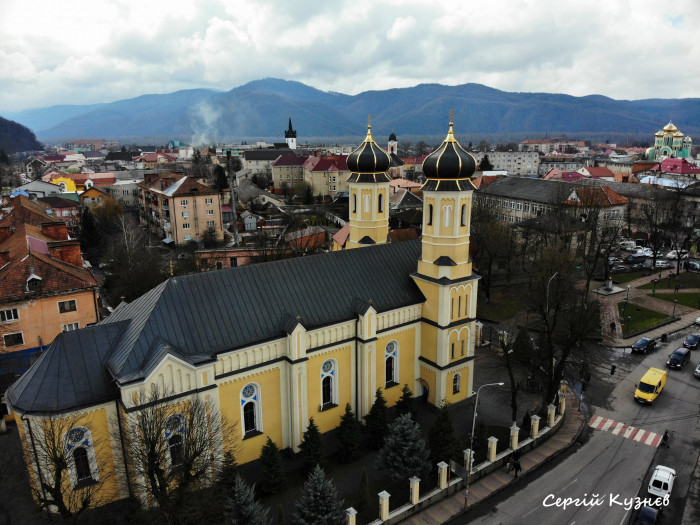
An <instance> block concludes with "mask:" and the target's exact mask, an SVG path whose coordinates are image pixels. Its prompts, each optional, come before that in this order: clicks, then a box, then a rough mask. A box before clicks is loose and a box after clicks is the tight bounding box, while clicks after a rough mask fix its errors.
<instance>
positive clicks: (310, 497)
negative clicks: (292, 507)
mask: <svg viewBox="0 0 700 525" xmlns="http://www.w3.org/2000/svg"><path fill="white" fill-rule="evenodd" d="M342 504H343V502H342V501H340V500H338V491H337V490H336V489H335V487H334V486H333V483H332V482H331V481H330V480H327V479H326V475H325V473H324V472H323V469H322V468H321V467H320V466H318V465H316V466H315V467H314V469H313V470H312V471H311V475H310V476H309V479H308V481H307V482H306V483H305V484H304V492H302V494H301V497H300V498H299V501H298V503H297V507H296V512H295V513H294V523H295V524H296V525H343V523H345V512H344V511H343V509H342Z"/></svg>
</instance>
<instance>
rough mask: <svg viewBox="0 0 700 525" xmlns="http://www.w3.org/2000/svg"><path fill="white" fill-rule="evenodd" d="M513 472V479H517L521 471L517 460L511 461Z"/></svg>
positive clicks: (521, 468)
mask: <svg viewBox="0 0 700 525" xmlns="http://www.w3.org/2000/svg"><path fill="white" fill-rule="evenodd" d="M513 470H514V471H515V478H516V479H517V478H518V473H519V472H520V471H521V470H523V467H521V466H520V461H519V460H517V459H516V460H514V461H513Z"/></svg>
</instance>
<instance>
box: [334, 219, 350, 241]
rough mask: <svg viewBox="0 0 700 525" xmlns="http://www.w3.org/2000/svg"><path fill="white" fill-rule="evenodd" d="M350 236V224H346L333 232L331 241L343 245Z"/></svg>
mask: <svg viewBox="0 0 700 525" xmlns="http://www.w3.org/2000/svg"><path fill="white" fill-rule="evenodd" d="M349 236H350V224H346V225H345V226H343V227H342V228H340V230H338V231H337V232H335V234H334V235H333V242H335V243H338V244H339V245H340V246H345V242H346V241H347V240H348V237H349Z"/></svg>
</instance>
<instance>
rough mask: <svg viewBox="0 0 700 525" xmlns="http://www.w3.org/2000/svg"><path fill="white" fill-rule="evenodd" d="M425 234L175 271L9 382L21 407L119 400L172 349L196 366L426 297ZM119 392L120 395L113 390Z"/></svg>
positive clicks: (59, 342) (64, 337) (63, 340)
mask: <svg viewBox="0 0 700 525" xmlns="http://www.w3.org/2000/svg"><path fill="white" fill-rule="evenodd" d="M420 251H421V242H420V240H414V241H406V242H400V243H394V244H383V245H378V246H370V247H366V248H362V249H356V250H344V251H340V252H332V253H326V254H321V255H312V256H306V257H299V258H295V259H286V260H282V261H275V262H270V263H262V264H254V265H249V266H242V267H239V268H230V269H226V270H219V271H213V272H203V273H198V274H192V275H187V276H184V277H172V278H170V279H168V280H167V281H165V282H163V283H162V284H160V285H158V286H157V287H155V288H154V289H153V290H151V291H149V292H148V293H146V294H145V295H143V296H142V297H140V298H139V299H137V300H135V301H133V302H132V303H130V304H126V303H122V304H120V305H119V307H118V308H117V309H116V310H115V311H114V312H113V313H112V315H110V316H109V317H108V318H107V319H105V320H104V321H102V322H100V323H99V324H97V325H95V326H91V327H87V328H84V329H82V330H78V331H75V332H67V333H64V334H60V335H59V336H58V337H57V338H56V339H55V340H54V342H53V343H52V344H51V346H50V347H49V348H48V350H47V351H46V352H45V354H44V355H43V356H42V357H41V358H40V359H39V360H38V361H37V362H36V363H35V364H34V365H33V366H32V367H31V368H30V369H29V371H28V372H27V373H26V374H25V375H24V376H23V377H22V379H21V380H20V381H19V382H18V383H16V384H15V385H14V386H13V387H11V388H10V390H9V391H8V392H11V403H12V405H13V406H15V407H16V408H17V409H18V410H20V411H33V412H37V411H52V410H53V411H58V410H67V409H69V408H72V407H78V406H86V405H91V404H96V403H98V402H103V401H104V400H106V399H114V397H115V396H116V392H115V391H114V390H113V387H112V386H111V384H112V383H111V380H112V378H113V377H114V378H117V379H118V381H119V382H122V383H125V382H129V381H133V380H138V379H141V378H144V377H146V376H147V375H148V373H149V372H150V371H151V370H152V369H153V368H154V367H155V366H157V364H158V363H159V362H160V361H161V360H162V358H163V357H164V356H165V355H166V353H170V354H173V355H176V356H178V357H179V358H180V359H184V360H185V361H188V362H190V363H193V364H196V363H201V362H203V361H208V360H210V359H212V358H213V356H214V354H217V353H221V352H225V351H230V350H233V349H236V348H240V347H244V346H249V345H253V344H256V343H259V342H263V341H266V340H271V339H274V338H279V337H284V336H285V335H286V333H287V332H288V331H289V330H290V328H291V329H293V326H292V325H293V324H294V323H295V322H296V320H299V322H301V324H302V325H303V326H304V327H306V328H307V329H313V328H317V327H321V326H326V325H330V324H334V323H338V322H342V321H346V320H351V319H356V318H357V313H356V312H357V304H358V301H364V302H369V300H370V299H371V304H372V306H373V307H374V308H375V309H376V310H377V311H379V312H383V311H387V310H393V309H395V308H400V307H403V306H409V305H412V304H420V303H422V302H424V301H425V298H424V297H423V294H422V293H421V292H420V290H419V289H418V287H417V286H416V284H415V283H414V281H413V280H412V279H411V277H410V276H409V274H410V273H412V272H415V270H416V266H417V261H418V258H419V256H420ZM110 396H111V397H110Z"/></svg>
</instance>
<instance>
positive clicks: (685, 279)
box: [639, 268, 700, 290]
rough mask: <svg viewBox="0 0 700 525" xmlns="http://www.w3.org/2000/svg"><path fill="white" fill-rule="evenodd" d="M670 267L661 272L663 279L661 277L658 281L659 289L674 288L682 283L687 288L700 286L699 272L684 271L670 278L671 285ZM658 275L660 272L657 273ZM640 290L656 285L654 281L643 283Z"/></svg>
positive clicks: (657, 286)
mask: <svg viewBox="0 0 700 525" xmlns="http://www.w3.org/2000/svg"><path fill="white" fill-rule="evenodd" d="M669 271H670V270H669V269H668V268H666V269H664V270H663V272H661V274H662V275H663V279H661V280H660V281H659V282H658V283H656V289H657V290H668V289H671V290H673V287H674V286H676V285H677V284H682V285H683V286H685V287H686V288H700V274H698V273H697V272H682V273H681V274H680V275H678V276H677V277H676V278H675V279H674V278H673V277H672V278H671V279H670V285H669V278H668V274H669ZM657 277H658V273H657ZM639 289H640V290H653V289H654V285H653V284H652V283H648V284H643V285H642V286H640V287H639Z"/></svg>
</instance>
